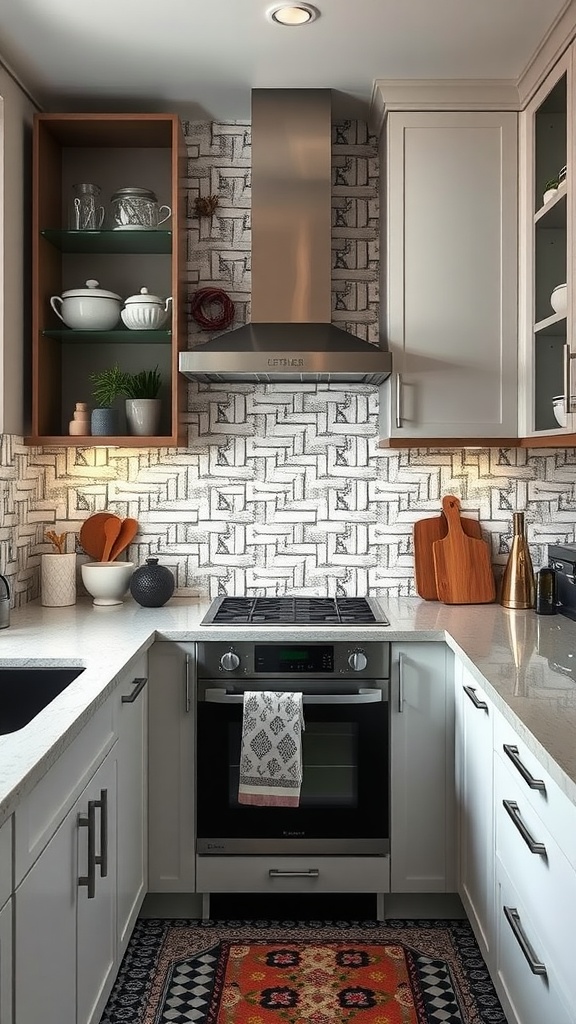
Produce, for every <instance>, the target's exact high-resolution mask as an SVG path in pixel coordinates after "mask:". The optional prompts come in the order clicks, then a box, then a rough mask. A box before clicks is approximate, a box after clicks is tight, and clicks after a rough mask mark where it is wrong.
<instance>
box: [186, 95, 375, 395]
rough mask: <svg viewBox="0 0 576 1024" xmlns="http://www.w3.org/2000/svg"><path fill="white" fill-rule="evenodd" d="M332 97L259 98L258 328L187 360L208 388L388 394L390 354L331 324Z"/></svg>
mask: <svg viewBox="0 0 576 1024" xmlns="http://www.w3.org/2000/svg"><path fill="white" fill-rule="evenodd" d="M331 122H332V118H331V99H330V90H329V89H256V90H254V92H253V93H252V322H251V323H250V324H248V325H246V326H245V327H240V328H238V329H237V330H233V331H228V332H227V333H225V334H221V335H220V336H219V337H217V338H214V339H213V340H211V341H209V342H207V343H206V344H204V345H198V346H197V347H196V348H194V349H190V350H189V351H186V352H181V353H180V370H181V372H182V373H183V374H185V376H186V377H189V378H190V379H192V380H201V381H208V382H210V381H213V382H218V381H230V382H237V383H238V382H240V383H245V382H251V381H261V382H265V383H286V382H302V383H308V382H318V381H321V382H327V383H331V382H338V383H348V384H381V383H382V381H384V380H386V378H387V377H389V376H390V373H391V371H392V356H391V354H390V353H389V352H387V351H385V350H383V349H381V348H379V347H378V346H376V345H371V344H370V343H369V342H366V341H363V340H362V339H360V338H357V337H355V335H353V334H349V333H348V332H347V331H343V330H341V329H340V328H339V327H335V326H334V325H333V324H332V323H331V322H330V317H331Z"/></svg>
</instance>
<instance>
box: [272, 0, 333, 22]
mask: <svg viewBox="0 0 576 1024" xmlns="http://www.w3.org/2000/svg"><path fill="white" fill-rule="evenodd" d="M266 13H267V15H268V17H269V18H270V21H275V22H276V23H277V24H278V25H290V26H294V25H309V24H310V22H311V21H314V20H315V19H316V18H318V17H319V16H320V11H319V10H317V9H316V7H312V5H311V4H280V5H277V6H276V7H271V8H270V10H269V11H267V12H266Z"/></svg>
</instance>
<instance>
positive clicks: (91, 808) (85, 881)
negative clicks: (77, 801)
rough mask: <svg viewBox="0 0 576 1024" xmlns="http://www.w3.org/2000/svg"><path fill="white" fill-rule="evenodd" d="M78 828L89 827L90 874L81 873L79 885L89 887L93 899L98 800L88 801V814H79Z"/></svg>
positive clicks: (94, 891) (89, 897)
mask: <svg viewBox="0 0 576 1024" xmlns="http://www.w3.org/2000/svg"><path fill="white" fill-rule="evenodd" d="M78 828H87V829H88V874H87V875H80V876H79V878H78V885H79V886H80V885H85V886H86V888H87V889H88V899H89V900H93V899H94V896H95V894H96V801H95V800H89V801H88V816H86V815H85V814H79V815H78Z"/></svg>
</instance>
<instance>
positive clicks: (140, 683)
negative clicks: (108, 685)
mask: <svg viewBox="0 0 576 1024" xmlns="http://www.w3.org/2000/svg"><path fill="white" fill-rule="evenodd" d="M147 682H148V679H147V678H146V676H142V677H141V678H140V679H133V680H132V686H135V687H136V689H135V690H132V693H130V694H128V696H127V697H122V704H133V703H134V701H135V700H136V698H137V697H138V695H139V694H141V693H142V690H143V689H144V687H145V686H146V683H147Z"/></svg>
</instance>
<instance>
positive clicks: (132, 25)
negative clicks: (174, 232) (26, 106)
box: [0, 0, 576, 119]
mask: <svg viewBox="0 0 576 1024" xmlns="http://www.w3.org/2000/svg"><path fill="white" fill-rule="evenodd" d="M571 3H576V0H317V2H316V6H317V7H318V8H319V9H320V11H321V17H320V18H319V19H318V20H316V21H315V22H314V23H312V24H310V25H308V26H306V27H304V28H284V27H281V26H277V25H273V24H271V23H270V22H269V21H268V19H267V18H266V11H267V9H268V8H269V7H270V6H271V5H272V0H97V2H95V0H0V56H2V57H3V58H4V60H5V61H6V62H7V63H8V64H9V65H10V66H11V67H12V68H13V69H14V71H16V73H17V74H18V75H19V76H20V78H21V79H22V80H23V82H24V83H25V84H26V86H27V87H28V89H29V90H30V91H31V92H32V93H33V95H34V96H35V97H37V98H38V100H39V101H40V102H41V103H42V104H43V105H44V106H45V107H46V109H51V110H82V109H85V110H94V109H101V110H103V111H106V110H113V109H118V110H134V109H141V110H146V109H147V110H150V111H153V110H173V111H176V112H182V113H185V114H188V116H190V117H201V118H204V117H206V116H207V117H208V118H210V119H211V118H215V119H234V118H248V117H249V116H250V90H251V88H253V87H256V88H293V87H301V88H331V89H334V90H336V92H337V93H339V94H342V95H341V96H340V100H341V104H340V105H341V109H342V112H343V113H345V112H347V111H346V107H347V106H348V107H350V108H352V107H353V106H354V104H355V102H356V101H357V100H360V101H363V102H367V101H369V99H370V95H371V92H372V84H373V82H374V80H375V79H378V78H388V79H390V78H466V79H476V78H512V79H515V78H517V77H518V76H519V75H520V74H521V73H522V71H523V70H524V68H525V67H526V65H527V63H528V62H529V60H530V58H531V57H532V55H533V54H534V52H535V50H536V48H537V47H538V44H539V43H540V41H541V40H542V39H543V37H544V36H545V34H546V33H547V31H548V29H549V28H550V26H551V25H553V23H554V22H555V20H556V18H557V17H558V15H559V14H560V12H561V11H563V10H564V9H565V8H566V7H569V6H570V5H571ZM350 112H352V110H351V109H350Z"/></svg>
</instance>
